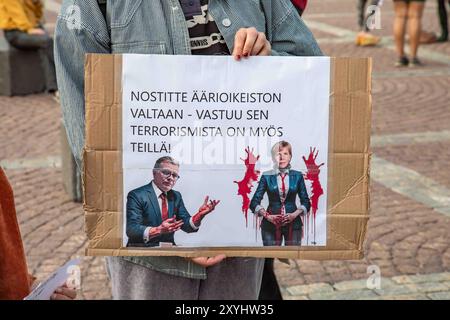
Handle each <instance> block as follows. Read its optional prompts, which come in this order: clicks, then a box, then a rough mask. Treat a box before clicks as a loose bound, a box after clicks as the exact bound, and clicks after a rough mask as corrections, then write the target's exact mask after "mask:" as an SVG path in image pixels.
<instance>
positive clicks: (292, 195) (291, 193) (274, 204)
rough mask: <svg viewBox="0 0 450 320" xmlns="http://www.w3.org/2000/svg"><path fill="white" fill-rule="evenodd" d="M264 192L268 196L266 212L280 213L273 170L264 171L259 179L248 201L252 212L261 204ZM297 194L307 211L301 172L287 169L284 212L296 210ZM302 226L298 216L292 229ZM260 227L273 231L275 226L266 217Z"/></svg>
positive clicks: (308, 207)
mask: <svg viewBox="0 0 450 320" xmlns="http://www.w3.org/2000/svg"><path fill="white" fill-rule="evenodd" d="M266 192H267V195H268V197H269V206H268V207H267V212H268V213H269V214H280V213H281V199H280V192H279V190H278V183H277V173H276V172H275V171H274V170H272V171H268V172H264V173H263V175H262V176H261V179H260V180H259V184H258V188H257V189H256V191H255V194H254V195H253V198H252V201H251V202H250V210H252V211H253V213H255V209H256V207H257V206H259V205H260V204H261V201H262V199H263V197H264V194H265V193H266ZM297 195H298V196H299V198H300V203H301V204H302V205H303V206H305V208H306V210H307V211H309V209H310V207H311V204H310V201H309V197H308V193H307V191H306V186H305V181H304V179H303V174H302V173H301V172H300V171H295V170H289V190H288V193H287V196H286V200H285V203H284V207H285V209H286V213H291V212H294V211H295V210H297V205H296V203H295V199H296V197H297ZM305 213H306V212H305ZM302 226H303V224H302V220H301V219H300V216H298V217H297V218H295V220H294V222H293V229H294V230H299V229H301V228H302ZM261 228H262V229H263V230H267V231H273V232H275V226H274V225H273V224H272V223H270V222H269V221H267V220H266V219H263V221H262V223H261Z"/></svg>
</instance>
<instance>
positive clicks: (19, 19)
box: [0, 0, 58, 92]
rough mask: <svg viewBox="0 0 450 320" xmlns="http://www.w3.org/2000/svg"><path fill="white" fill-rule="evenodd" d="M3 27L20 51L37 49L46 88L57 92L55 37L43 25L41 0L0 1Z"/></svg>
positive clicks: (13, 45)
mask: <svg viewBox="0 0 450 320" xmlns="http://www.w3.org/2000/svg"><path fill="white" fill-rule="evenodd" d="M0 29H2V30H3V31H4V33H5V38H6V40H7V41H8V43H9V44H10V45H11V46H12V47H14V48H16V49H19V50H38V51H39V54H40V57H41V63H42V68H43V70H44V73H45V89H46V91H47V92H56V91H57V88H58V87H57V83H56V72H55V63H54V58H53V39H52V38H51V37H50V36H49V34H48V33H47V32H46V31H45V29H44V27H43V5H42V2H41V1H40V0H0Z"/></svg>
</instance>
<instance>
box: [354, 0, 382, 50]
mask: <svg viewBox="0 0 450 320" xmlns="http://www.w3.org/2000/svg"><path fill="white" fill-rule="evenodd" d="M367 1H368V0H358V25H359V29H360V32H359V33H358V35H357V36H356V40H355V43H356V45H357V46H375V45H377V44H378V43H379V42H380V41H381V38H380V37H377V36H374V35H373V34H371V33H370V27H369V19H371V18H372V17H373V15H375V13H376V10H374V8H375V7H377V8H378V7H380V6H381V4H382V2H383V1H382V0H371V1H370V7H367V8H366V5H367ZM369 8H370V9H371V10H370V12H369V13H368V14H367V13H366V10H367V9H369Z"/></svg>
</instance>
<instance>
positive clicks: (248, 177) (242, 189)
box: [233, 147, 260, 227]
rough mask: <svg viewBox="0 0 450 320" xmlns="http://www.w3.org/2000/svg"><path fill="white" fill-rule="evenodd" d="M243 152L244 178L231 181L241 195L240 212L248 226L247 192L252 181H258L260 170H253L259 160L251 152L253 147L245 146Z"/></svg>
mask: <svg viewBox="0 0 450 320" xmlns="http://www.w3.org/2000/svg"><path fill="white" fill-rule="evenodd" d="M245 152H246V153H247V158H246V159H242V158H241V160H242V161H244V164H245V167H246V170H245V175H244V178H243V179H242V180H241V181H239V182H238V181H233V182H234V183H237V185H238V195H240V196H241V197H242V213H243V214H244V216H245V225H246V226H247V227H248V209H249V207H250V198H249V194H250V192H251V191H252V187H253V183H254V182H256V181H258V177H259V174H260V171H258V170H255V165H256V162H258V160H259V155H258V156H255V155H254V154H253V148H252V150H250V147H247V148H246V149H245Z"/></svg>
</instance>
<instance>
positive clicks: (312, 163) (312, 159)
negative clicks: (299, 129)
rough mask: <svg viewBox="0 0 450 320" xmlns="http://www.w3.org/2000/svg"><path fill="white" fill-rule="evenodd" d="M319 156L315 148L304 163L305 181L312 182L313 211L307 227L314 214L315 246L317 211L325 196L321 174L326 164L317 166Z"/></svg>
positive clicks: (311, 198)
mask: <svg viewBox="0 0 450 320" xmlns="http://www.w3.org/2000/svg"><path fill="white" fill-rule="evenodd" d="M314 153H315V154H314ZM318 154H319V150H317V151H316V148H314V149H313V148H310V149H309V155H308V159H306V158H305V157H304V156H303V161H304V162H305V165H306V168H307V171H306V174H305V180H309V181H311V196H310V200H311V211H310V212H308V214H307V215H306V225H307V226H308V222H309V218H310V214H311V213H312V216H313V220H314V227H313V228H314V230H313V233H314V242H313V244H315V242H316V214H317V209H318V206H319V198H320V196H322V195H323V189H322V185H321V183H320V179H319V174H320V167H321V166H323V165H324V163H321V164H319V165H317V163H316V159H317V155H318Z"/></svg>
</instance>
